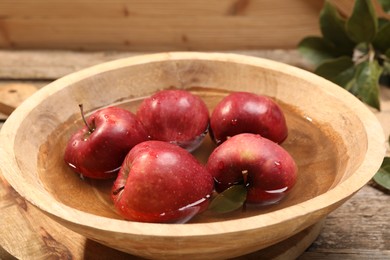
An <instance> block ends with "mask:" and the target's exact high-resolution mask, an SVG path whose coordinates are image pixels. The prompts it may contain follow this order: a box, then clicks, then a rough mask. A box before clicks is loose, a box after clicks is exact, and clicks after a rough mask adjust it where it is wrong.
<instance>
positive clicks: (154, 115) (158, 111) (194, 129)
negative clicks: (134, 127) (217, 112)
mask: <svg viewBox="0 0 390 260" xmlns="http://www.w3.org/2000/svg"><path fill="white" fill-rule="evenodd" d="M137 116H138V118H139V119H140V121H141V122H142V123H143V124H144V126H145V127H146V129H147V131H148V133H149V134H150V137H151V139H152V140H159V141H166V142H170V143H173V144H177V145H179V146H181V147H183V148H185V149H187V150H188V151H190V152H191V151H193V150H195V149H196V148H197V147H198V146H199V145H200V144H201V142H202V140H203V139H204V137H205V136H206V134H207V132H208V125H209V112H208V108H207V106H206V104H205V103H204V102H203V100H202V99H201V98H200V97H198V96H195V95H193V94H191V93H190V92H188V91H185V90H162V91H159V92H157V93H155V94H154V95H152V96H150V97H148V98H146V99H144V100H143V102H142V103H141V104H140V106H139V108H138V111H137Z"/></svg>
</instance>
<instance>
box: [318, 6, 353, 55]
mask: <svg viewBox="0 0 390 260" xmlns="http://www.w3.org/2000/svg"><path fill="white" fill-rule="evenodd" d="M320 29H321V33H322V35H323V36H324V38H325V39H326V40H328V41H329V42H331V43H333V44H334V46H335V47H336V48H335V49H336V51H337V52H338V54H339V55H342V54H345V55H352V52H353V48H354V46H355V44H354V42H353V41H352V40H351V39H350V38H349V36H348V34H347V32H346V28H345V19H343V18H342V17H341V16H340V14H339V13H338V11H337V9H336V8H335V7H334V6H332V5H331V4H330V3H329V2H328V1H325V3H324V7H323V8H322V10H321V13H320Z"/></svg>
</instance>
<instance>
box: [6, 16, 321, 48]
mask: <svg viewBox="0 0 390 260" xmlns="http://www.w3.org/2000/svg"><path fill="white" fill-rule="evenodd" d="M2 31H3V40H2V41H1V42H0V47H3V48H47V49H53V48H65V49H76V50H77V49H78V50H80V49H85V50H104V49H117V50H131V51H155V50H160V51H168V50H215V49H219V50H227V49H258V48H286V47H296V45H297V44H298V42H299V41H300V40H301V39H302V38H303V37H305V36H307V35H315V34H318V26H317V24H316V23H314V22H313V21H312V19H310V18H307V19H305V17H301V18H300V19H296V14H289V15H287V14H286V15H284V19H280V16H278V15H275V14H270V15H268V16H266V15H263V16H262V19H258V18H256V17H247V16H242V17H241V16H229V17H200V16H198V17H186V18H180V17H174V16H172V17H166V18H160V19H150V18H145V17H140V18H138V17H136V18H110V19H108V18H106V19H103V18H90V19H87V18H83V20H82V21H80V20H79V19H64V18H62V19H61V18H58V19H55V20H53V21H48V20H47V19H45V18H30V19H21V18H5V19H3V21H2ZM4 35H6V36H4Z"/></svg>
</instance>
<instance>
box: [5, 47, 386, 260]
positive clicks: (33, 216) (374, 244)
mask: <svg viewBox="0 0 390 260" xmlns="http://www.w3.org/2000/svg"><path fill="white" fill-rule="evenodd" d="M245 53H246V54H250V55H254V56H261V57H267V58H271V59H275V60H281V61H284V62H286V63H290V64H293V65H296V66H300V67H305V66H307V64H306V63H305V61H303V60H302V59H301V58H300V57H299V55H297V53H296V52H295V51H280V50H276V51H254V52H245ZM53 54H55V55H53ZM133 54H134V53H101V52H99V53H79V52H67V51H63V52H61V51H57V52H54V53H52V52H11V51H1V53H0V88H2V89H4V88H7V87H9V86H10V84H18V85H20V86H25V85H24V84H29V85H34V86H36V87H37V88H40V87H42V86H43V85H45V84H46V83H49V82H51V81H52V80H54V79H56V78H58V77H60V76H63V75H64V74H67V73H69V72H72V70H73V71H75V70H78V69H80V68H82V67H85V66H89V65H93V64H95V63H99V62H102V61H106V60H110V59H115V58H118V57H126V56H129V55H133ZM80 57H83V59H80ZM77 61H80V63H79V62H77ZM18 66H19V67H18ZM28 68H30V70H29V69H28ZM14 86H15V85H14ZM20 89H23V88H22V87H21V88H20ZM0 93H1V92H0ZM1 98H4V96H3V95H2V96H0V101H1ZM381 100H382V106H383V111H382V112H380V113H376V115H377V117H378V119H379V120H380V121H381V123H382V125H383V127H384V131H385V134H386V136H388V135H389V134H390V124H389V122H390V120H389V118H390V90H389V89H388V88H382V97H381ZM5 118H6V115H4V114H2V115H1V114H0V119H1V120H4V119H5ZM389 202H390V197H389V195H388V193H386V192H382V191H381V190H378V189H375V188H374V187H372V186H371V185H366V186H365V187H364V188H363V189H362V190H361V191H359V192H358V193H357V194H356V195H355V196H354V197H353V198H352V199H350V200H349V201H348V202H347V203H345V204H344V205H343V206H341V207H340V208H339V209H337V210H336V211H335V212H333V213H332V214H331V215H330V216H329V217H328V218H327V219H326V220H325V224H324V228H323V229H322V232H321V234H320V236H319V237H318V238H317V240H316V241H315V242H314V243H313V244H312V245H311V246H310V247H309V248H308V249H307V251H306V252H305V253H304V254H303V255H302V256H301V259H340V257H343V258H346V259H388V258H389V257H390V224H389V221H388V220H389V215H390V214H389V213H390V210H389V207H388V205H389ZM41 218H42V215H41V214H40V213H38V212H37V211H36V210H35V209H34V208H33V207H32V206H31V205H29V204H28V203H26V202H25V201H24V200H23V199H21V198H20V197H19V196H18V195H17V194H16V192H15V191H14V190H13V189H12V188H10V187H9V186H8V185H7V184H6V183H5V182H4V181H3V180H0V230H2V232H1V233H0V246H1V247H2V249H1V250H0V259H2V258H4V259H8V258H9V257H10V255H9V254H11V255H12V254H13V255H17V254H16V253H15V252H18V251H19V252H21V251H23V252H29V253H30V256H31V258H32V259H47V258H50V257H56V256H59V257H63V258H65V257H69V256H73V257H75V256H76V255H77V256H80V254H81V255H82V254H83V253H85V254H86V255H84V256H83V257H84V258H87V259H88V258H91V256H90V255H88V252H96V250H98V251H99V250H101V252H102V254H101V255H102V256H105V255H106V254H107V252H108V253H109V255H110V256H112V257H122V258H125V257H124V255H123V254H122V253H119V252H117V251H115V250H112V249H110V248H106V247H102V246H100V245H99V244H97V243H95V242H92V241H90V240H87V241H86V243H85V247H84V248H83V249H77V250H82V252H81V253H80V251H78V253H74V252H76V251H77V250H76V249H75V247H72V238H75V237H76V238H77V236H78V235H77V234H70V235H69V234H68V235H67V236H64V235H61V232H59V231H60V230H61V228H62V227H61V226H59V225H58V224H56V223H54V222H53V225H52V223H51V222H52V221H51V220H47V221H48V224H49V223H50V226H51V228H53V227H54V230H56V229H58V230H56V231H57V233H56V232H54V233H56V235H53V233H51V232H48V231H47V228H45V225H41V224H40V225H37V224H36V223H37V219H39V221H41ZM9 225H13V226H14V228H10V227H9ZM21 226H23V227H24V228H23V229H21V228H20V227H21ZM4 227H7V228H4ZM3 230H11V232H9V233H4V232H3ZM21 230H22V231H21ZM20 232H23V234H21V233H20ZM59 234H60V235H59ZM12 238H14V239H16V240H17V241H18V243H15V240H13V239H12ZM64 240H65V242H64ZM15 244H17V246H15ZM65 244H66V245H68V247H66V246H64V245H65ZM34 248H39V250H34ZM75 250H76V251H75ZM7 251H8V252H9V253H8V254H7ZM111 254H112V255H111ZM248 259H249V258H248Z"/></svg>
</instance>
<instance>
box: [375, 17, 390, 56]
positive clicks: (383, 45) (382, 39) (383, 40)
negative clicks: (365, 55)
mask: <svg viewBox="0 0 390 260" xmlns="http://www.w3.org/2000/svg"><path fill="white" fill-rule="evenodd" d="M372 44H373V45H374V47H375V49H379V50H380V51H382V52H385V51H386V50H387V49H390V21H388V22H387V23H386V24H383V25H382V26H381V27H380V29H379V30H378V33H377V34H376V35H375V38H374V41H373V42H372Z"/></svg>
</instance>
